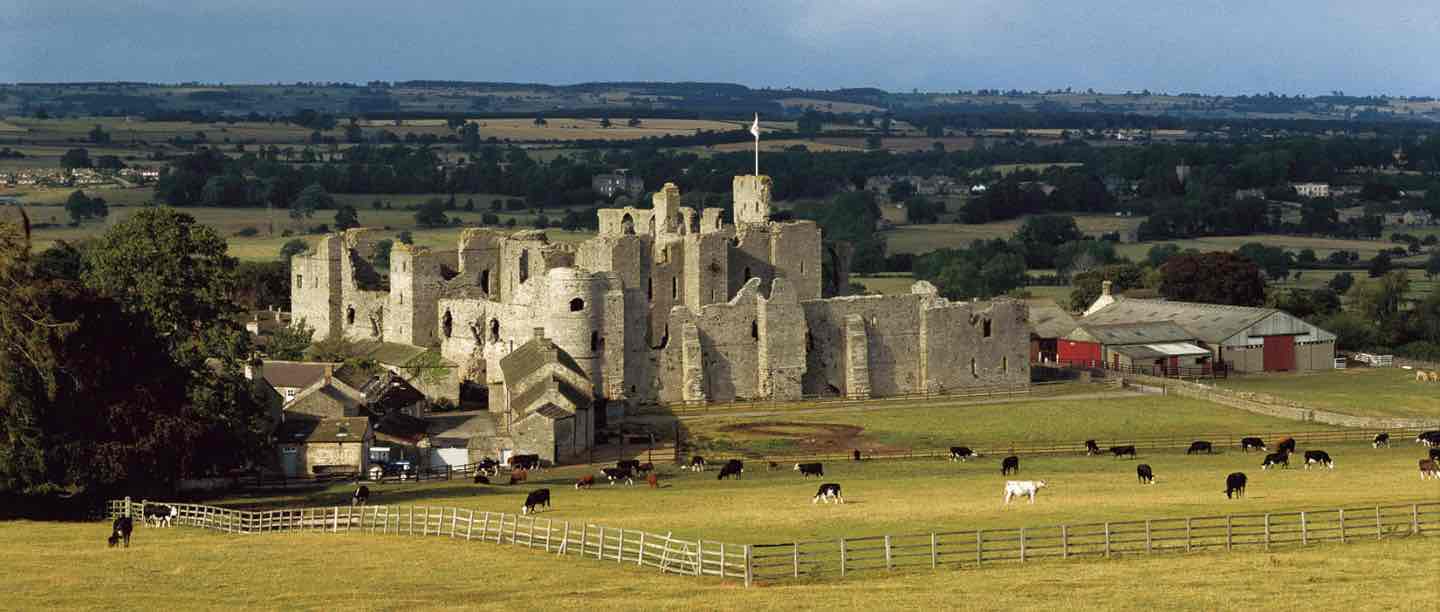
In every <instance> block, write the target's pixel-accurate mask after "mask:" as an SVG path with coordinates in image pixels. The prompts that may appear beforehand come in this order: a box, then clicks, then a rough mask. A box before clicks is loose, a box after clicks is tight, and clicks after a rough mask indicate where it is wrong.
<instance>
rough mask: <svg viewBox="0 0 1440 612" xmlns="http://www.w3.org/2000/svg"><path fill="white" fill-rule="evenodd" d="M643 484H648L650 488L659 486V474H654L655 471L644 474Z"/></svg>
mask: <svg viewBox="0 0 1440 612" xmlns="http://www.w3.org/2000/svg"><path fill="white" fill-rule="evenodd" d="M645 484H647V485H650V488H652V489H658V488H660V475H659V474H656V473H655V472H650V473H649V474H646V475H645Z"/></svg>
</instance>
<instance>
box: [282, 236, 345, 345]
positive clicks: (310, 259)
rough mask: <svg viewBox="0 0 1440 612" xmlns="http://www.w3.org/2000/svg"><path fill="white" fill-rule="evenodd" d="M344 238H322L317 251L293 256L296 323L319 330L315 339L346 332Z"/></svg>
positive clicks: (292, 306) (291, 265)
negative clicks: (343, 319)
mask: <svg viewBox="0 0 1440 612" xmlns="http://www.w3.org/2000/svg"><path fill="white" fill-rule="evenodd" d="M341 261H342V259H341V238H340V237H339V236H338V235H330V236H326V237H324V238H321V239H320V242H319V244H317V245H315V250H314V251H312V252H309V253H302V254H300V255H295V256H293V257H291V258H290V269H291V278H290V304H291V307H290V310H291V312H292V314H293V316H294V319H295V321H296V322H300V321H303V322H304V323H305V325H306V326H307V327H309V328H311V329H313V330H315V335H314V339H315V340H324V339H325V338H330V337H337V336H339V335H340V334H341V333H342V327H341V317H340V302H341V297H342V292H343V290H342V284H341V265H340V264H341Z"/></svg>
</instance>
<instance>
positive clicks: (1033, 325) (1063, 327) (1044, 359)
mask: <svg viewBox="0 0 1440 612" xmlns="http://www.w3.org/2000/svg"><path fill="white" fill-rule="evenodd" d="M1027 306H1029V308H1028V311H1029V312H1028V314H1029V318H1028V320H1029V322H1030V361H1031V362H1032V363H1055V362H1056V361H1057V360H1058V359H1059V354H1058V353H1059V347H1058V346H1057V344H1058V342H1059V339H1060V336H1063V335H1065V334H1067V333H1069V332H1070V330H1072V329H1075V317H1073V316H1071V315H1070V313H1069V312H1066V311H1065V309H1064V308H1061V307H1060V305H1059V304H1056V303H1055V302H1054V301H1053V300H1044V301H1039V300H1037V301H1033V302H1029V303H1028V304H1027Z"/></svg>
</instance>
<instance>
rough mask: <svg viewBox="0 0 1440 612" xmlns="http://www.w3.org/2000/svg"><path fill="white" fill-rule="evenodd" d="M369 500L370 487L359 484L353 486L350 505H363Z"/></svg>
mask: <svg viewBox="0 0 1440 612" xmlns="http://www.w3.org/2000/svg"><path fill="white" fill-rule="evenodd" d="M369 501H370V487H367V486H365V485H360V486H358V487H356V488H355V493H354V494H353V495H351V496H350V506H351V507H354V506H363V505H365V504H366V503H367V502H369Z"/></svg>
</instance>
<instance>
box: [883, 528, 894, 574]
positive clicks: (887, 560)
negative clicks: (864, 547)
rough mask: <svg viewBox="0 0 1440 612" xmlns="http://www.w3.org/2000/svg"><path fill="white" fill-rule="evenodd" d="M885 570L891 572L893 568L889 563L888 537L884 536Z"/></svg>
mask: <svg viewBox="0 0 1440 612" xmlns="http://www.w3.org/2000/svg"><path fill="white" fill-rule="evenodd" d="M885 569H886V570H887V571H888V570H893V569H895V567H894V566H893V565H891V563H890V536H888V535H887V536H885Z"/></svg>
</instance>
